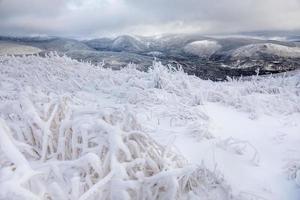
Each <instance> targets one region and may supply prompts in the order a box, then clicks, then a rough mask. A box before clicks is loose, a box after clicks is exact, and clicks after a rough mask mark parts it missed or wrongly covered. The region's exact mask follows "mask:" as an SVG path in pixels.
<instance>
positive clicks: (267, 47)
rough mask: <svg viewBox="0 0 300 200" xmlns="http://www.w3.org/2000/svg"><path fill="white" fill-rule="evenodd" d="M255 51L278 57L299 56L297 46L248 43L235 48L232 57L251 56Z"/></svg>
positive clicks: (299, 50) (299, 49)
mask: <svg viewBox="0 0 300 200" xmlns="http://www.w3.org/2000/svg"><path fill="white" fill-rule="evenodd" d="M257 53H265V54H269V55H276V56H279V57H287V58H299V57H300V48H299V47H288V46H284V45H279V44H271V43H262V44H250V45H246V46H243V47H240V48H238V49H236V50H235V51H234V52H233V53H232V56H233V57H253V56H255V54H257Z"/></svg>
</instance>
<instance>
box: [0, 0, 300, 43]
mask: <svg viewBox="0 0 300 200" xmlns="http://www.w3.org/2000/svg"><path fill="white" fill-rule="evenodd" d="M299 11H300V1H299V0H263V1H262V0H242V1H241V0H151V1H149V0H22V1H20V0H0V34H1V35H34V34H38V35H44V34H45V35H58V36H69V37H70V36H71V37H98V36H102V35H118V34H140V35H151V34H161V33H180V32H183V33H190V32H199V33H203V34H209V33H213V34H216V33H228V32H241V31H243V32H245V31H256V30H298V29H300V20H299V19H300V12H299Z"/></svg>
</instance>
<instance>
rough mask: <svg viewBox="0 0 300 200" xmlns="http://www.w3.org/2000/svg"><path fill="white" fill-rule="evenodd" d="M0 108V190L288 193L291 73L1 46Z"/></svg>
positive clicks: (298, 78) (114, 195)
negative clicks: (41, 53) (144, 65)
mask: <svg viewBox="0 0 300 200" xmlns="http://www.w3.org/2000/svg"><path fill="white" fill-rule="evenodd" d="M0 118H1V120H0V166H1V168H0V188H1V190H0V199H213V200H218V199H220V200H221V199H222V200H223V199H241V200H243V199H245V200H248V199H270V200H271V199H272V200H277V199H278V200H280V199H299V196H300V193H299V189H298V187H297V184H299V183H300V164H299V163H300V149H299V142H300V135H299V130H300V73H299V72H295V73H294V74H293V75H286V76H277V77H253V78H251V79H250V80H229V81H228V82H212V81H204V80H201V79H199V78H197V77H195V76H188V75H186V74H185V73H183V71H182V70H175V69H173V68H171V67H165V66H162V65H161V64H159V63H153V66H152V68H151V69H150V70H149V71H148V72H141V71H138V70H136V69H135V66H134V65H129V66H128V67H127V68H124V69H122V70H119V71H112V70H110V69H104V68H102V67H101V66H92V65H90V64H87V63H80V62H77V61H74V60H71V59H69V58H67V57H58V56H55V55H51V56H49V57H46V58H41V57H36V56H28V57H8V56H2V57H0ZM181 155H183V156H185V157H186V159H185V158H183V157H182V156H181ZM224 178H225V180H224Z"/></svg>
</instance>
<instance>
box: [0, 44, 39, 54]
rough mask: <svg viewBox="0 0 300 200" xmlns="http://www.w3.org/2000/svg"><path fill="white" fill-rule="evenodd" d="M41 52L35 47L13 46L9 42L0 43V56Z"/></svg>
mask: <svg viewBox="0 0 300 200" xmlns="http://www.w3.org/2000/svg"><path fill="white" fill-rule="evenodd" d="M41 51H42V50H41V49H39V48H36V47H32V46H28V45H21V44H15V43H10V42H0V55H24V54H37V53H39V52H41Z"/></svg>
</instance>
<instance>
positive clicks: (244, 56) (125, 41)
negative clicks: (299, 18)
mask: <svg viewBox="0 0 300 200" xmlns="http://www.w3.org/2000/svg"><path fill="white" fill-rule="evenodd" d="M293 37H294V38H295V36H293ZM269 38H271V37H269ZM272 38H273V39H274V38H275V37H272ZM0 40H1V41H5V42H13V43H15V44H16V43H18V44H21V45H27V46H32V47H36V48H39V49H41V50H42V51H43V52H44V53H46V52H49V51H57V52H58V53H63V54H67V55H68V56H70V57H72V58H75V59H77V60H84V61H89V62H92V63H103V62H105V63H106V66H107V67H111V68H114V69H120V68H122V67H124V66H126V65H127V64H128V63H131V62H132V63H135V64H138V65H140V68H141V69H147V67H149V66H150V65H151V63H152V61H153V60H154V59H156V60H159V61H161V62H162V63H163V64H173V65H181V66H182V68H183V69H184V70H185V71H186V72H187V73H189V74H195V75H196V76H199V77H201V78H204V79H212V80H224V79H226V77H227V76H230V77H235V76H241V75H243V76H247V75H253V74H256V73H257V71H258V70H259V72H260V74H268V73H277V72H285V71H289V70H294V69H296V68H298V67H299V66H300V53H299V52H300V50H299V49H300V45H299V44H298V42H296V41H291V40H278V41H276V40H269V39H262V37H261V36H260V37H246V36H244V37H240V36H235V37H233V36H232V37H203V36H201V35H197V34H189V35H188V34H186V35H184V34H180V35H176V34H173V35H164V36H159V37H158V36H155V37H141V36H129V35H124V36H119V37H116V38H99V39H93V40H85V41H77V40H73V39H66V38H56V37H50V38H44V39H43V38H41V37H38V38H6V37H0Z"/></svg>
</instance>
